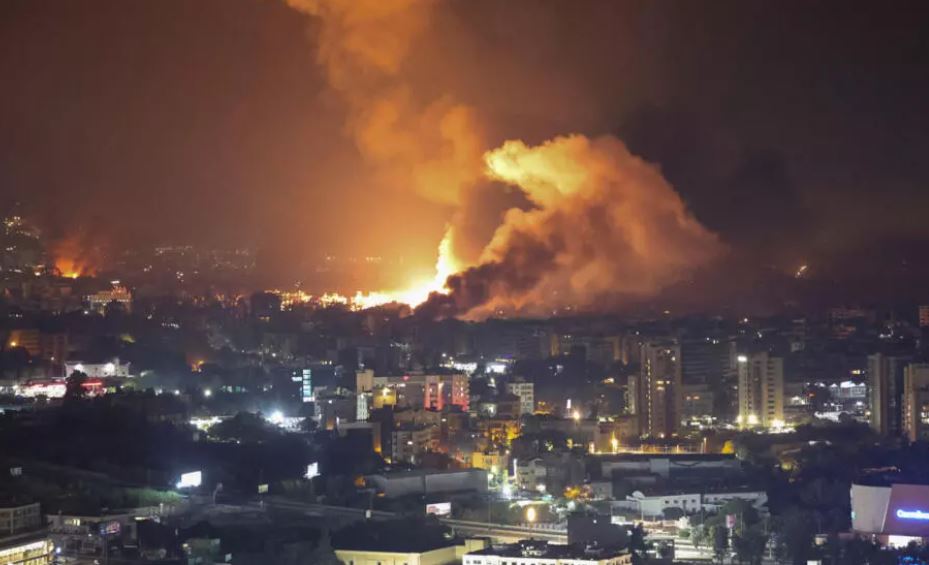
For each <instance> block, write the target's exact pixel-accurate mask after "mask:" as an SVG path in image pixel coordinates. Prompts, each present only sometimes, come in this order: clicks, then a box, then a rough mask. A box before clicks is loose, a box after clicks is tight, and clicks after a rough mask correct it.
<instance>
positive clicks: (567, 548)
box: [469, 540, 629, 559]
mask: <svg viewBox="0 0 929 565" xmlns="http://www.w3.org/2000/svg"><path fill="white" fill-rule="evenodd" d="M628 552H629V550H627V549H626V548H620V547H599V546H592V545H582V544H573V545H562V544H553V543H548V542H546V541H539V540H523V541H520V542H518V543H509V544H503V545H494V546H492V547H488V548H485V549H482V550H480V551H472V552H470V553H469V555H495V556H500V557H536V558H539V559H583V558H598V559H604V558H607V559H608V558H611V557H618V556H620V555H624V554H626V553H628Z"/></svg>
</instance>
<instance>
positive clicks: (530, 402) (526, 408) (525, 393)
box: [506, 379, 535, 416]
mask: <svg viewBox="0 0 929 565" xmlns="http://www.w3.org/2000/svg"><path fill="white" fill-rule="evenodd" d="M506 390H507V392H509V393H510V394H515V395H516V396H518V397H519V413H520V416H526V415H529V414H532V413H534V412H535V385H533V384H532V383H530V382H527V381H524V380H521V379H520V380H512V381H510V382H509V383H507V385H506Z"/></svg>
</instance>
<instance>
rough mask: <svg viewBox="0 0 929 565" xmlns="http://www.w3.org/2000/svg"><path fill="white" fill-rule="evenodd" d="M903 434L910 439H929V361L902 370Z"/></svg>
mask: <svg viewBox="0 0 929 565" xmlns="http://www.w3.org/2000/svg"><path fill="white" fill-rule="evenodd" d="M902 420H903V422H902V424H903V434H904V435H905V436H906V438H907V439H908V440H910V441H919V440H927V439H929V363H910V364H909V365H907V366H906V368H904V370H903V416H902Z"/></svg>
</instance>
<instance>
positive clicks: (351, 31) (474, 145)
mask: <svg viewBox="0 0 929 565" xmlns="http://www.w3.org/2000/svg"><path fill="white" fill-rule="evenodd" d="M287 3H288V4H289V5H291V6H292V7H294V8H296V9H298V10H300V11H302V12H305V13H308V14H311V15H313V16H316V17H318V18H319V20H320V21H321V24H322V25H321V28H320V32H319V39H318V41H319V46H318V59H319V61H320V63H321V64H323V65H324V66H325V68H326V72H327V76H328V80H329V85H330V87H331V88H332V89H333V90H334V91H335V92H337V93H338V94H339V96H340V97H341V98H342V100H343V101H344V102H345V104H346V106H347V110H348V119H347V123H346V128H347V130H348V133H349V135H351V136H352V138H353V139H354V140H355V143H356V145H357V147H358V150H359V151H360V153H361V155H362V157H363V158H364V159H365V160H366V162H367V163H368V164H369V165H370V166H371V167H373V169H374V171H373V172H374V174H375V177H376V178H377V179H378V180H379V181H381V182H383V183H384V184H386V185H387V186H390V187H393V188H395V189H397V190H401V191H407V190H410V189H411V188H412V189H413V190H415V191H416V192H418V193H419V194H420V195H421V196H423V197H425V198H427V199H429V200H433V201H436V202H439V203H445V204H450V205H457V204H459V203H460V201H461V197H462V196H461V195H462V192H463V191H464V190H466V189H467V187H469V186H471V185H472V184H473V183H474V182H476V181H477V179H478V178H479V177H480V172H481V168H480V160H481V154H482V153H483V152H484V150H485V146H484V141H483V139H482V133H481V127H480V126H479V124H478V122H477V119H476V116H475V114H474V111H473V109H471V108H470V107H468V106H467V105H465V104H462V103H460V102H458V101H456V100H455V99H454V97H452V96H451V95H450V94H448V93H440V94H439V95H437V96H436V97H435V98H433V99H425V100H423V99H422V94H421V93H419V92H417V91H416V89H414V88H413V85H412V84H411V82H410V81H408V80H406V78H405V75H404V65H405V63H406V61H407V59H408V57H409V56H410V51H411V50H412V49H414V46H415V43H416V40H417V39H418V38H419V37H420V36H421V35H422V33H423V32H424V31H425V29H426V27H427V26H428V24H429V17H430V11H431V9H432V4H433V2H431V1H429V0H390V1H388V2H385V1H383V0H351V1H348V2H346V1H342V0H332V1H328V0H287Z"/></svg>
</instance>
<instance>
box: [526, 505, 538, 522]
mask: <svg viewBox="0 0 929 565" xmlns="http://www.w3.org/2000/svg"><path fill="white" fill-rule="evenodd" d="M536 518H538V516H537V515H536V511H535V507H533V506H529V507H528V508H526V521H527V522H529V523H530V524H533V523H535V521H536Z"/></svg>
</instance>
